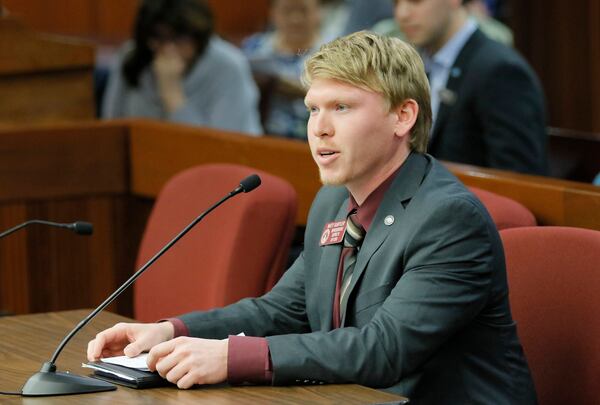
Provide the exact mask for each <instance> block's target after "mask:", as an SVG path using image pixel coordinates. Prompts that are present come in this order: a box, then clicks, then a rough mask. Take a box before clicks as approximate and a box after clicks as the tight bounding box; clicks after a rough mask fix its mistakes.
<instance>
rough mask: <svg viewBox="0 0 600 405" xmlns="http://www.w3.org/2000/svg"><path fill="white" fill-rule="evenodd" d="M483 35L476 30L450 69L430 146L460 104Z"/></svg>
mask: <svg viewBox="0 0 600 405" xmlns="http://www.w3.org/2000/svg"><path fill="white" fill-rule="evenodd" d="M481 35H483V34H482V33H481V31H479V30H476V31H475V32H474V33H473V35H471V37H470V38H469V39H468V40H467V42H466V43H465V46H464V47H463V49H462V50H461V51H460V53H459V54H458V56H457V57H456V60H455V61H454V65H452V67H451V68H450V74H449V75H448V82H447V83H446V88H445V89H444V94H440V107H439V109H438V114H437V117H436V120H435V125H434V128H433V131H432V133H431V138H430V140H429V143H430V144H432V143H433V142H434V140H435V139H436V138H437V136H438V135H439V134H440V133H441V132H442V129H443V128H444V126H445V125H446V121H447V120H448V117H449V116H450V115H451V113H452V108H453V107H454V106H455V105H456V103H457V102H458V96H459V90H460V88H461V86H462V83H463V80H464V78H465V72H466V69H467V68H468V66H470V65H471V59H472V58H473V56H474V53H475V51H476V50H477V49H478V48H479V45H480V43H481V38H480V36H481Z"/></svg>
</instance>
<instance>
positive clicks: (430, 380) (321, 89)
mask: <svg viewBox="0 0 600 405" xmlns="http://www.w3.org/2000/svg"><path fill="white" fill-rule="evenodd" d="M304 82H305V84H306V86H307V88H308V91H307V94H306V98H305V103H306V106H307V108H308V110H309V112H310V118H309V122H308V137H309V143H310V149H311V152H312V156H313V158H314V160H315V162H316V163H317V165H318V167H319V171H320V176H321V180H322V182H323V184H324V187H323V188H322V189H321V190H320V191H319V193H318V195H317V196H316V198H315V200H314V202H313V205H312V208H311V210H310V213H309V217H308V221H307V227H306V233H305V239H304V251H303V253H302V254H301V255H300V257H299V258H298V259H297V260H296V262H295V263H294V264H293V265H292V266H291V268H290V269H289V270H288V271H287V272H286V273H285V274H284V276H283V277H282V279H281V280H280V281H279V283H278V284H277V285H276V286H275V287H274V288H273V290H271V291H270V292H269V293H267V294H265V295H264V296H262V297H260V298H251V299H244V300H242V301H240V302H237V303H235V304H232V305H229V306H227V307H225V308H220V309H215V310H211V311H206V312H193V313H188V314H185V315H181V316H179V317H178V318H173V319H170V320H169V321H166V322H160V323H156V324H118V325H115V326H114V327H112V328H110V329H107V330H105V331H103V332H101V333H99V334H98V335H97V336H96V338H95V339H94V340H92V341H91V342H90V343H89V346H88V358H89V360H97V359H98V358H100V357H105V356H113V355H120V354H123V353H125V354H126V355H128V356H135V355H137V354H139V353H141V352H143V351H149V356H148V367H149V368H150V369H151V370H156V371H158V373H159V374H160V375H161V376H163V377H164V378H166V379H167V380H169V381H171V382H173V383H176V384H177V385H178V386H179V387H180V388H189V387H191V386H192V385H194V384H213V383H220V382H224V381H228V382H230V383H232V384H235V383H242V382H250V383H263V384H275V385H288V384H299V383H357V384H362V385H366V386H369V387H374V388H387V389H389V390H390V391H393V392H396V393H399V394H402V395H406V396H408V397H410V398H411V400H413V401H414V402H415V403H418V404H428V403H432V404H433V403H435V404H438V403H444V402H449V401H451V402H452V403H460V404H462V403H498V404H504V403H506V404H509V403H519V404H527V403H535V392H534V389H533V383H532V381H531V377H530V374H529V370H528V367H527V363H526V361H525V358H524V355H523V351H522V348H521V345H520V343H519V340H518V337H517V332H516V327H515V324H514V322H513V320H512V317H511V314H510V308H509V302H508V287H507V282H506V271H505V264H504V255H503V251H502V245H501V242H500V239H499V236H498V233H497V231H496V228H495V226H494V224H493V223H492V221H491V219H490V217H489V215H488V213H487V212H486V210H485V208H484V207H483V206H482V205H481V203H480V202H479V201H478V200H477V199H476V198H475V197H474V196H473V195H472V194H471V193H469V192H468V191H467V190H466V189H465V188H464V186H462V185H461V184H460V183H459V181H458V180H457V179H456V178H455V177H454V176H453V175H452V174H450V173H449V172H448V171H447V170H446V169H445V168H444V167H443V166H442V165H440V164H439V163H438V162H437V161H436V160H435V159H434V158H432V157H431V156H429V155H427V154H425V149H426V145H427V141H428V134H429V129H430V125H431V110H430V107H429V105H430V104H429V103H430V100H429V86H428V83H427V77H426V75H425V72H424V69H423V64H422V62H421V59H420V57H419V55H418V54H417V52H416V51H415V50H414V49H413V48H411V47H410V46H409V45H407V44H405V43H404V42H402V41H401V40H399V39H394V38H382V37H379V36H377V35H374V34H370V33H366V32H359V33H356V34H352V35H350V36H347V37H343V38H340V39H337V40H335V41H333V42H331V43H329V44H326V45H324V46H323V47H321V49H320V50H319V52H317V53H316V54H314V55H313V56H312V57H311V58H310V59H308V61H307V62H306V69H305V73H304ZM215 271H218V269H215ZM240 332H244V333H245V334H246V335H247V336H235V335H237V334H238V333H240Z"/></svg>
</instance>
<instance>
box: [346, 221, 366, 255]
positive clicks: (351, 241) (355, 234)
mask: <svg viewBox="0 0 600 405" xmlns="http://www.w3.org/2000/svg"><path fill="white" fill-rule="evenodd" d="M364 237H365V229H364V228H363V227H362V226H361V225H360V223H359V222H358V218H357V217H356V213H352V214H350V215H348V220H347V221H346V233H345V234H344V246H345V247H360V245H361V244H362V240H363V239H364Z"/></svg>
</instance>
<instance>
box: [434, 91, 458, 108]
mask: <svg viewBox="0 0 600 405" xmlns="http://www.w3.org/2000/svg"><path fill="white" fill-rule="evenodd" d="M438 94H439V96H440V101H441V102H442V103H443V104H447V105H454V103H456V93H455V92H453V91H452V90H450V89H440V91H439V93H438Z"/></svg>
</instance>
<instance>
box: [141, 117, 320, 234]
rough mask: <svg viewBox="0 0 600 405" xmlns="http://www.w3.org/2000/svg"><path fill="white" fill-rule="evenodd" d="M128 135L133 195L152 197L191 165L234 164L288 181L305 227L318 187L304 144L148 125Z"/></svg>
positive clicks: (316, 172)
mask: <svg viewBox="0 0 600 405" xmlns="http://www.w3.org/2000/svg"><path fill="white" fill-rule="evenodd" d="M130 136H131V139H130V145H131V152H130V153H131V191H132V192H133V193H134V194H137V195H141V196H147V197H155V196H156V195H157V194H158V192H159V191H160V188H161V187H162V186H163V185H164V184H165V182H166V181H167V180H168V179H169V178H170V177H171V176H173V175H174V174H176V173H177V172H179V171H181V170H183V169H186V168H188V167H191V166H194V165H199V164H206V163H215V162H227V163H237V164H242V165H246V166H251V167H255V168H257V169H261V170H264V171H266V172H269V173H273V174H275V175H277V176H280V177H283V178H285V179H286V180H288V181H289V182H290V183H291V184H292V186H294V188H295V189H296V191H297V192H298V196H299V205H298V216H297V222H298V223H299V224H304V223H305V222H306V217H307V216H308V210H309V208H310V204H311V203H312V200H313V198H314V196H315V195H316V193H317V190H318V189H319V187H320V183H319V174H318V170H317V167H316V165H315V164H314V162H313V160H312V157H311V155H310V150H309V148H308V145H307V144H306V143H302V142H297V141H291V140H285V139H277V138H267V137H263V138H255V137H250V136H246V135H240V134H235V133H229V132H224V131H219V130H215V129H210V128H191V127H186V126H181V125H173V124H165V123H160V122H151V121H137V122H135V124H133V125H132V126H131V134H130Z"/></svg>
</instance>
